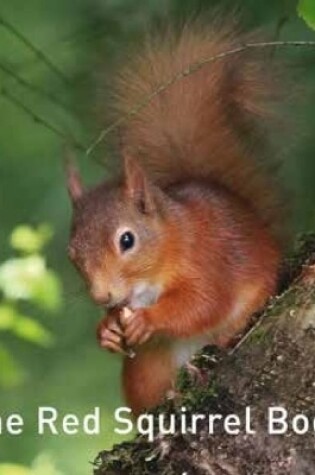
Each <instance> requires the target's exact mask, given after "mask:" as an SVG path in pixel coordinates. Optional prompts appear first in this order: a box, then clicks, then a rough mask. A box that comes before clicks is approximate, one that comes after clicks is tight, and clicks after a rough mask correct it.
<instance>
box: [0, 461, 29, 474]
mask: <svg viewBox="0 0 315 475" xmlns="http://www.w3.org/2000/svg"><path fill="white" fill-rule="evenodd" d="M0 475H32V471H31V470H30V469H29V468H27V467H24V466H23V465H15V464H12V463H1V464H0Z"/></svg>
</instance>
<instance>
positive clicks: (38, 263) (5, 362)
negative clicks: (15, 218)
mask: <svg viewBox="0 0 315 475" xmlns="http://www.w3.org/2000/svg"><path fill="white" fill-rule="evenodd" d="M51 237H52V230H51V228H50V227H49V226H47V225H41V226H39V227H38V228H37V229H33V228H30V227H29V226H18V227H17V228H16V229H15V230H14V231H13V232H12V234H11V236H10V243H11V246H12V247H13V248H14V249H16V250H18V251H19V253H20V256H19V257H13V258H10V259H7V260H6V261H5V262H4V263H2V264H0V292H1V298H0V333H1V332H11V333H12V334H13V335H15V336H16V337H18V338H21V339H23V340H26V341H29V342H31V343H34V344H37V345H40V346H43V347H50V346H51V344H52V342H53V337H52V335H51V333H50V332H49V331H48V330H47V329H46V328H45V327H44V326H43V325H42V324H41V323H40V322H38V321H37V320H35V319H34V318H33V317H30V316H28V315H25V313H24V311H23V309H21V308H20V302H27V303H28V304H30V305H31V307H35V308H36V307H37V308H39V309H42V310H48V311H50V312H56V311H57V310H58V309H59V308H60V305H61V284H60V281H59V279H58V277H57V275H56V274H55V272H53V271H52V270H50V269H48V268H47V265H46V261H45V258H44V256H43V255H42V251H43V248H44V246H45V245H46V244H47V242H48V241H49V240H50V239H51ZM22 378H23V370H22V368H21V367H20V365H19V364H18V363H17V361H15V359H14V358H13V356H12V355H11V354H10V352H9V351H8V350H7V349H6V348H5V346H3V345H2V344H1V343H0V385H2V386H14V385H16V384H18V383H21V381H22Z"/></svg>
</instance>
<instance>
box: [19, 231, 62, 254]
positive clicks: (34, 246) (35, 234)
mask: <svg viewBox="0 0 315 475" xmlns="http://www.w3.org/2000/svg"><path fill="white" fill-rule="evenodd" d="M52 235H53V232H52V229H51V227H50V226H48V225H47V224H42V225H40V226H38V228H37V229H34V228H31V227H30V226H26V225H21V226H18V227H17V228H15V229H14V231H13V232H12V234H11V238H10V244H11V246H12V247H13V249H16V250H17V251H22V252H25V253H28V254H34V253H38V252H40V251H41V250H42V249H43V247H44V246H45V245H46V244H47V242H48V241H49V240H50V239H51V238H52Z"/></svg>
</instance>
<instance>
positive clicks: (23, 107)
mask: <svg viewBox="0 0 315 475" xmlns="http://www.w3.org/2000/svg"><path fill="white" fill-rule="evenodd" d="M0 95H1V96H3V97H4V98H6V99H7V100H8V101H9V102H11V103H12V104H14V105H15V106H16V107H17V108H18V109H20V110H22V111H23V112H25V114H27V115H28V116H29V117H31V119H32V120H33V121H34V122H35V123H36V124H40V125H42V126H43V127H45V128H46V129H48V130H50V132H52V133H53V134H55V135H57V136H58V137H59V138H61V139H62V140H63V141H64V142H68V143H70V144H71V145H72V146H73V147H75V148H76V149H78V150H81V151H85V147H84V145H83V144H81V143H80V142H78V141H77V140H76V139H75V138H74V137H71V136H69V135H68V134H65V133H64V132H62V131H61V130H60V129H58V128H57V127H55V126H54V125H53V124H51V123H50V122H48V121H47V120H46V119H44V118H43V117H40V116H39V115H38V114H37V113H35V112H34V111H32V110H31V109H30V108H29V107H28V106H26V105H25V104H24V103H23V102H21V101H20V99H18V98H17V97H16V96H14V95H13V94H12V93H11V92H9V91H8V89H7V88H5V87H2V88H1V89H0Z"/></svg>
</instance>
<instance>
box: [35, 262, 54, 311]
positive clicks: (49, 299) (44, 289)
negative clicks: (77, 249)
mask: <svg viewBox="0 0 315 475" xmlns="http://www.w3.org/2000/svg"><path fill="white" fill-rule="evenodd" d="M33 300H34V302H36V303H37V304H38V305H39V306H40V307H42V308H43V309H45V310H50V311H55V310H58V308H59V307H60V305H61V284H60V281H59V279H58V277H57V275H56V274H55V273H54V272H53V271H51V270H46V272H45V274H44V275H43V276H42V279H41V280H39V281H38V282H37V285H36V287H34V291H33Z"/></svg>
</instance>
